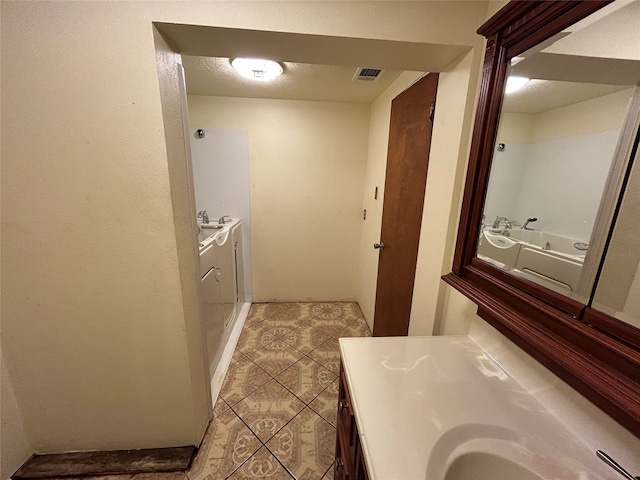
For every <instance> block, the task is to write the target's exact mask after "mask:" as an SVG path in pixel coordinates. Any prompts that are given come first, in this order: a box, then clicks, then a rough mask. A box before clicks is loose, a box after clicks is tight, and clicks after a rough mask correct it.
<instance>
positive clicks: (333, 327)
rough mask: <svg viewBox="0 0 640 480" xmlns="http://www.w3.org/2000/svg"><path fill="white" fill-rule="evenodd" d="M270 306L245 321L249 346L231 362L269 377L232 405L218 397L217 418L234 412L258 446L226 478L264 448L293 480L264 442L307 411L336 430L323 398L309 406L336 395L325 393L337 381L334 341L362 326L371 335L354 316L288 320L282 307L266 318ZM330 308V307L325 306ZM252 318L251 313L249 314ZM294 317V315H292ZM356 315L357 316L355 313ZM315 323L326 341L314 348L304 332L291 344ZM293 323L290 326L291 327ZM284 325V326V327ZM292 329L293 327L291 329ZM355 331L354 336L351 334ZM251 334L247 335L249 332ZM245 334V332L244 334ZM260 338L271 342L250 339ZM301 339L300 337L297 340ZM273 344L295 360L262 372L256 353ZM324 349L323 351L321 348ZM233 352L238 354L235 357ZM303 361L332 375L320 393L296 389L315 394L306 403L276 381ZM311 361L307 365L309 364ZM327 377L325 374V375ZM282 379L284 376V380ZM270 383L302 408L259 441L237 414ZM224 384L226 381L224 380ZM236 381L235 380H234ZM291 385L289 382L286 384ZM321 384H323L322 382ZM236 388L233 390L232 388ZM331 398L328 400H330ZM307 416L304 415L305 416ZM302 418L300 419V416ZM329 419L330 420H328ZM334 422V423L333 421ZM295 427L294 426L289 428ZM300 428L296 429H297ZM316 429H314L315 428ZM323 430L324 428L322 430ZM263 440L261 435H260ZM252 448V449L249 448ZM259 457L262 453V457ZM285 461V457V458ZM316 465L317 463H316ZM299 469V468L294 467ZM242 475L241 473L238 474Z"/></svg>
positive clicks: (366, 326) (312, 303) (264, 351)
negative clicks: (219, 410) (220, 409)
mask: <svg viewBox="0 0 640 480" xmlns="http://www.w3.org/2000/svg"><path fill="white" fill-rule="evenodd" d="M322 303H324V302H304V308H308V309H309V311H310V310H311V309H312V308H313V305H319V304H322ZM349 303H352V302H340V304H349ZM287 304H288V305H294V304H293V303H289V302H287ZM330 304H335V302H327V305H330ZM269 305H272V304H262V305H261V308H260V310H258V312H257V313H255V315H253V316H252V317H251V318H250V319H249V318H248V322H247V326H246V328H247V329H248V330H247V335H249V336H248V337H247V339H246V340H247V341H248V342H249V343H245V344H244V346H245V347H246V350H242V349H241V348H242V347H237V348H236V350H235V351H234V357H235V361H234V363H238V362H241V361H247V362H248V364H251V365H252V367H251V368H257V369H258V370H259V371H260V372H262V373H264V374H266V376H265V378H268V380H266V381H264V382H262V383H260V384H259V385H258V386H257V388H254V387H256V386H255V385H252V386H251V392H248V391H243V392H242V398H241V399H240V400H237V401H236V402H235V403H233V404H230V403H229V402H227V400H225V398H224V397H223V394H222V392H221V394H220V399H221V400H222V401H223V403H224V405H226V407H227V408H226V409H225V411H224V412H222V413H219V414H218V416H221V415H223V414H226V412H227V411H231V412H233V415H234V416H235V417H236V418H237V419H239V421H240V422H241V423H242V425H244V427H246V428H247V429H248V431H249V432H251V434H252V435H253V437H255V439H256V440H257V443H258V444H259V445H260V446H259V447H258V448H257V449H256V450H255V451H254V452H252V453H251V454H250V455H248V457H247V458H245V459H244V460H243V461H242V462H241V463H240V465H237V466H236V467H235V468H234V469H233V471H232V472H231V473H228V474H225V475H226V476H225V478H227V479H228V478H230V477H233V476H234V475H235V474H236V473H238V470H239V469H241V468H243V466H244V465H245V464H246V463H247V462H249V461H251V459H252V458H254V456H255V455H256V454H257V452H258V451H260V450H261V449H262V447H264V448H265V450H266V452H268V454H269V455H270V456H272V457H273V458H275V460H276V461H277V463H278V464H279V465H280V466H281V467H282V468H283V469H284V471H285V472H287V475H289V476H291V478H292V479H294V480H295V479H296V478H297V477H296V474H295V473H294V471H292V470H290V469H289V468H288V467H287V466H286V465H285V463H284V461H283V460H282V459H281V458H279V456H278V455H280V453H278V455H276V453H275V451H273V450H272V447H269V446H268V445H267V443H269V442H272V440H273V439H274V438H276V437H277V436H278V435H279V434H280V433H281V432H282V431H283V429H285V428H286V427H287V426H288V425H290V424H291V423H292V422H294V421H297V422H300V421H303V420H297V419H298V418H299V417H300V415H302V413H303V412H305V411H307V409H308V411H310V412H312V413H313V418H315V417H316V416H317V419H316V420H314V421H316V422H317V421H318V420H320V423H321V424H323V423H324V424H326V425H327V427H326V428H329V427H331V429H333V430H334V431H335V425H334V424H333V423H332V422H331V421H329V420H327V419H326V418H325V417H324V416H323V414H322V413H321V411H324V415H330V410H329V413H328V412H327V410H326V407H324V406H323V405H322V402H325V405H329V404H327V403H326V400H327V399H326V397H325V398H324V399H322V400H320V401H319V402H318V404H317V405H314V406H313V407H312V406H311V404H313V403H314V402H315V401H316V400H317V399H318V398H319V397H321V396H323V395H324V394H325V393H327V395H328V396H333V395H335V394H334V393H333V391H329V392H327V391H328V390H329V389H330V388H334V383H335V382H336V380H337V379H338V375H337V374H336V372H335V371H334V369H335V361H336V360H335V358H334V353H333V352H335V351H336V348H335V347H334V345H333V344H334V342H336V341H337V340H338V339H339V338H341V337H349V336H353V335H356V336H358V335H359V333H357V332H358V329H361V330H362V326H363V325H364V326H365V328H366V330H367V331H368V334H369V335H371V332H370V330H369V327H368V325H366V320H365V319H364V317H362V316H356V317H354V316H353V315H351V314H349V315H347V316H346V317H345V316H335V317H332V316H328V317H325V318H323V317H322V315H323V313H322V312H320V313H318V314H316V315H310V316H309V317H307V316H306V314H303V316H301V317H296V316H293V317H288V314H289V313H288V312H287V311H286V308H283V309H282V310H281V311H277V310H276V311H274V312H272V313H271V314H268V315H266V314H265V312H268V311H269V310H268V309H267V307H268V306H269ZM327 308H329V307H327ZM291 310H292V312H291V313H292V314H293V313H294V312H293V310H294V309H293V308H292V309H291ZM250 315H251V314H250ZM294 315H295V314H294ZM356 315H357V313H356ZM276 316H279V317H280V318H278V319H276V320H274V321H273V322H272V323H271V324H268V325H265V321H268V320H269V319H272V320H273V319H274V318H275V317H276ZM314 320H316V321H317V323H318V325H316V326H317V327H327V328H326V329H325V330H324V332H331V333H329V334H328V335H327V337H326V338H324V339H323V340H322V341H321V342H320V343H319V344H317V345H315V346H314V343H313V342H314V340H313V338H314V337H313V334H312V333H306V332H305V333H304V334H298V335H311V336H309V337H307V340H304V341H303V343H302V344H301V343H298V342H296V343H293V342H292V341H291V337H290V334H291V333H292V332H295V331H297V330H300V329H303V328H304V327H306V328H310V329H312V328H313V326H314V323H315V322H314ZM288 322H291V323H290V324H289V325H286V324H287V323H288ZM291 324H293V325H291ZM285 325H286V326H285ZM292 326H293V328H292ZM349 328H351V329H352V330H351V331H348V332H347V331H346V330H347V329H349ZM354 330H355V332H356V333H354ZM320 331H321V332H323V330H320ZM249 332H250V333H249ZM243 333H244V332H243ZM262 335H267V336H271V337H272V338H273V340H272V341H271V340H268V339H267V340H266V341H267V342H269V343H260V342H259V341H258V342H256V341H255V340H253V338H256V337H257V339H259V338H260V337H261V336H262ZM299 338H301V337H299ZM315 338H319V337H315ZM274 342H282V344H283V345H286V346H287V348H289V349H290V350H289V351H290V352H295V353H292V356H290V357H289V358H292V359H293V357H295V361H294V362H293V363H292V364H291V365H288V366H286V367H285V368H283V369H278V371H275V370H274V369H273V368H270V369H269V370H271V371H274V372H275V373H273V374H272V373H270V371H267V370H265V369H264V368H263V367H262V366H261V365H260V364H259V363H257V362H256V361H254V359H256V358H259V357H256V355H255V354H256V352H260V351H262V352H263V353H266V352H268V351H269V350H270V349H269V346H270V345H272V344H274ZM305 342H311V343H305ZM330 342H331V343H332V345H328V344H329V343H330ZM256 345H260V346H259V347H258V348H255V347H256ZM296 345H302V346H303V347H305V350H306V348H307V347H312V348H311V349H310V350H309V351H302V350H299V349H298V348H297V347H296ZM323 347H325V348H323ZM277 348H278V347H275V350H274V347H272V348H271V350H272V351H277ZM316 350H318V351H319V353H318V358H314V357H313V356H311V355H312V353H313V352H315V351H316ZM236 353H237V354H238V355H236ZM327 354H328V356H326V357H325V356H323V355H327ZM263 358H265V359H266V358H268V357H263ZM322 360H325V362H330V363H332V368H329V367H328V366H326V365H328V363H325V362H323V361H322ZM338 360H339V355H338ZM302 361H305V365H304V366H302V367H299V368H304V367H309V365H311V364H313V365H315V367H312V368H313V369H314V371H316V370H317V369H320V370H326V371H327V372H330V373H331V374H332V377H329V378H332V380H331V381H329V383H327V384H326V385H324V386H322V388H321V390H320V391H319V392H315V391H311V390H308V389H307V390H297V391H298V392H300V393H302V394H303V395H304V397H305V398H308V397H307V395H306V394H305V392H308V393H314V394H313V396H312V397H311V398H310V399H309V400H308V401H305V400H303V398H300V397H299V396H298V394H297V393H296V392H294V391H293V390H292V389H291V388H290V387H287V385H285V383H284V382H283V381H281V380H279V379H278V378H276V377H279V376H281V375H282V374H283V373H284V372H285V371H287V370H288V369H290V368H292V367H294V366H295V365H296V364H298V363H300V362H302ZM309 362H310V363H309ZM239 368H244V367H239ZM241 371H242V370H238V372H241ZM239 374H240V375H241V376H240V377H238V378H240V379H241V378H242V375H246V373H245V374H242V373H239ZM324 375H326V374H324ZM283 378H284V377H283ZM272 380H275V383H276V384H278V385H279V387H281V388H283V391H286V392H287V393H288V394H290V395H291V396H292V398H293V399H295V400H296V401H297V402H299V404H300V405H302V408H301V409H300V410H299V411H297V412H296V413H295V414H294V415H293V417H291V418H290V419H288V420H287V421H286V423H284V425H282V426H281V427H280V428H279V429H278V430H277V431H275V432H273V433H272V432H269V433H270V434H271V435H270V436H269V437H268V438H265V439H264V440H262V439H261V438H260V437H258V434H257V433H258V432H254V430H253V429H252V428H251V426H250V423H249V422H248V420H245V419H244V418H243V417H242V413H241V412H240V411H238V408H242V409H243V410H244V408H243V407H241V406H240V405H241V403H242V402H243V401H244V400H245V399H247V398H249V397H250V396H251V395H253V394H254V393H255V392H257V391H258V390H259V389H261V388H263V387H264V386H265V385H267V384H268V383H269V382H271V381H272ZM225 381H226V378H225ZM233 381H234V382H235V380H233ZM289 383H290V382H289ZM323 383H324V382H323ZM234 388H235V387H234ZM329 398H330V397H329ZM305 415H306V414H305ZM300 418H301V417H300ZM329 418H331V417H329ZM333 422H334V423H335V420H334V421H333ZM292 428H295V427H292ZM298 428H299V427H298ZM314 428H315V427H314ZM323 428H324V427H323ZM262 435H263V437H264V434H262ZM272 443H273V445H277V443H276V442H272ZM252 449H253V448H252ZM261 455H262V454H261ZM285 458H287V457H285ZM316 465H318V466H319V464H316ZM332 467H333V465H332V464H331V465H329V466H328V468H327V469H326V470H324V472H322V475H321V476H320V478H324V476H326V475H327V473H328V472H329V471H330V470H331V468H332ZM296 468H298V467H296ZM241 475H242V474H241Z"/></svg>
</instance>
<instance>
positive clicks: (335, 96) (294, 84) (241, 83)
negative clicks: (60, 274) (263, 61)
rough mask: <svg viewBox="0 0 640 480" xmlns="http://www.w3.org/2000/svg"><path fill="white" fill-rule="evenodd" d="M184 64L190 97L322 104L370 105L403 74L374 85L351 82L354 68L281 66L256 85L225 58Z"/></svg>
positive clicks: (388, 73)
mask: <svg viewBox="0 0 640 480" xmlns="http://www.w3.org/2000/svg"><path fill="white" fill-rule="evenodd" d="M183 64H184V69H185V76H186V79H187V93H188V94H189V95H209V96H222V97H249V98H271V99H282V100H309V101H323V102H357V103H371V102H373V101H374V100H375V99H376V98H378V97H379V96H380V94H381V93H382V92H384V91H385V90H386V89H387V88H388V87H389V85H391V83H393V81H394V80H395V79H396V78H398V76H399V75H400V73H402V72H401V71H399V70H385V71H384V72H383V73H382V74H381V76H380V77H379V78H378V79H377V80H375V81H373V82H370V81H368V82H365V81H354V80H353V77H354V74H355V73H356V70H357V66H356V67H344V66H333V65H312V64H305V63H293V62H282V66H283V68H284V73H283V74H282V75H281V76H280V77H278V78H277V79H276V80H274V81H272V82H257V81H255V80H250V79H246V78H243V77H241V76H240V75H238V74H237V73H236V71H235V70H234V69H233V68H232V67H231V62H230V59H228V58H211V57H194V56H186V55H184V56H183ZM360 67H373V68H376V66H375V65H360Z"/></svg>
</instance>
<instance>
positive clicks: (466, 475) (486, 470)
mask: <svg viewBox="0 0 640 480" xmlns="http://www.w3.org/2000/svg"><path fill="white" fill-rule="evenodd" d="M471 478H472V479H474V480H495V479H505V480H506V479H518V480H543V478H542V477H540V476H538V475H536V474H535V473H534V472H532V471H531V470H529V469H527V468H525V467H523V466H522V465H518V464H517V463H515V462H512V461H511V460H507V459H506V458H502V457H499V456H497V455H493V454H490V453H484V452H470V453H465V454H464V455H461V456H459V457H458V458H456V459H455V460H454V461H453V463H452V464H451V465H450V466H449V468H448V469H447V473H446V474H445V476H444V480H469V479H471Z"/></svg>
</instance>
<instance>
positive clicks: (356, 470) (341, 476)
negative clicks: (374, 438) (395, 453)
mask: <svg viewBox="0 0 640 480" xmlns="http://www.w3.org/2000/svg"><path fill="white" fill-rule="evenodd" d="M336 427H337V428H336V460H335V463H334V477H333V478H334V480H368V479H369V476H368V475H367V468H366V466H365V463H364V457H363V453H362V449H361V448H360V437H359V435H358V427H357V425H356V418H355V416H354V413H353V407H352V402H351V395H350V394H349V388H348V387H347V382H346V378H345V375H344V368H343V367H342V365H341V366H340V390H339V395H338V419H337V425H336Z"/></svg>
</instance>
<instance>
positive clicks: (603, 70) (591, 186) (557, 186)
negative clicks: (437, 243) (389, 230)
mask: <svg viewBox="0 0 640 480" xmlns="http://www.w3.org/2000/svg"><path fill="white" fill-rule="evenodd" d="M638 19H640V1H638V0H636V1H633V2H619V3H618V2H614V3H610V2H608V1H599V0H594V1H590V2H565V1H562V0H544V1H539V2H522V1H512V2H510V3H509V4H507V5H506V6H505V7H504V8H503V9H502V10H500V11H499V12H498V13H497V14H496V15H495V16H494V17H492V18H491V19H490V20H489V21H487V22H486V23H485V24H484V25H483V26H482V27H480V29H479V30H478V33H480V34H482V35H484V36H485V37H486V38H487V48H486V56H485V62H484V68H483V78H482V86H481V89H480V91H481V96H480V99H479V104H478V109H477V113H476V120H475V127H474V136H473V142H472V147H471V153H470V160H469V168H468V172H467V180H466V185H465V196H464V200H463V208H462V212H461V218H460V225H459V230H458V240H457V244H456V253H455V258H454V265H453V271H452V272H451V273H450V274H448V275H445V276H444V277H443V279H444V280H445V281H446V282H448V283H449V284H451V285H452V286H454V287H455V288H457V289H458V290H460V291H461V292H462V293H463V294H465V295H466V296H468V297H469V298H471V299H472V300H473V301H474V302H475V303H477V304H478V314H479V315H480V316H481V317H482V318H484V319H485V320H487V321H488V322H489V323H491V324H492V325H494V326H495V327H496V328H497V329H498V330H500V331H501V332H502V333H504V334H505V335H506V336H507V337H509V338H510V339H512V340H513V341H514V342H515V343H517V344H518V345H519V346H520V347H521V348H523V349H524V350H526V351H527V352H529V353H530V354H531V355H532V356H533V357H535V358H537V359H538V360H539V361H541V362H542V363H543V364H544V365H545V366H547V367H548V368H550V369H551V370H552V371H553V372H555V373H556V374H557V375H559V376H560V377H561V378H563V379H564V380H565V381H567V382H568V383H569V384H570V385H572V386H573V387H574V388H576V389H577V390H578V391H579V392H580V393H582V394H583V395H585V396H586V397H587V398H589V399H590V400H591V401H592V402H594V403H595V404H596V405H598V406H599V407H601V408H602V409H603V410H604V411H606V412H607V413H608V414H609V415H611V416H612V417H613V418H614V419H616V420H617V421H619V422H620V423H621V424H622V425H623V426H625V427H626V428H628V429H629V430H630V431H631V432H633V433H635V434H636V435H638V436H640V248H638V245H639V242H638V238H640V216H639V215H638V214H637V212H638V210H639V209H640V167H639V166H638V163H640V160H638V144H639V142H640V134H639V127H640V89H639V88H638V87H637V85H639V84H640V54H639V53H638V51H637V47H636V46H634V45H633V41H632V40H631V39H634V38H635V37H636V36H637V34H636V33H634V32H635V30H636V27H635V26H637V20H638ZM625 32H628V35H625ZM625 38H626V39H627V40H624V39H625ZM626 43H629V45H627V44H626ZM516 77H522V78H525V79H527V81H526V82H525V81H524V80H522V81H521V82H522V83H523V85H524V86H523V87H521V88H520V89H519V90H512V89H511V87H510V86H509V83H510V82H513V80H512V79H513V78H516ZM505 145H507V146H508V148H505ZM532 218H536V221H535V223H534V222H533V220H531V219H532ZM494 219H495V220H494ZM478 226H480V234H479V235H478Z"/></svg>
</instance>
